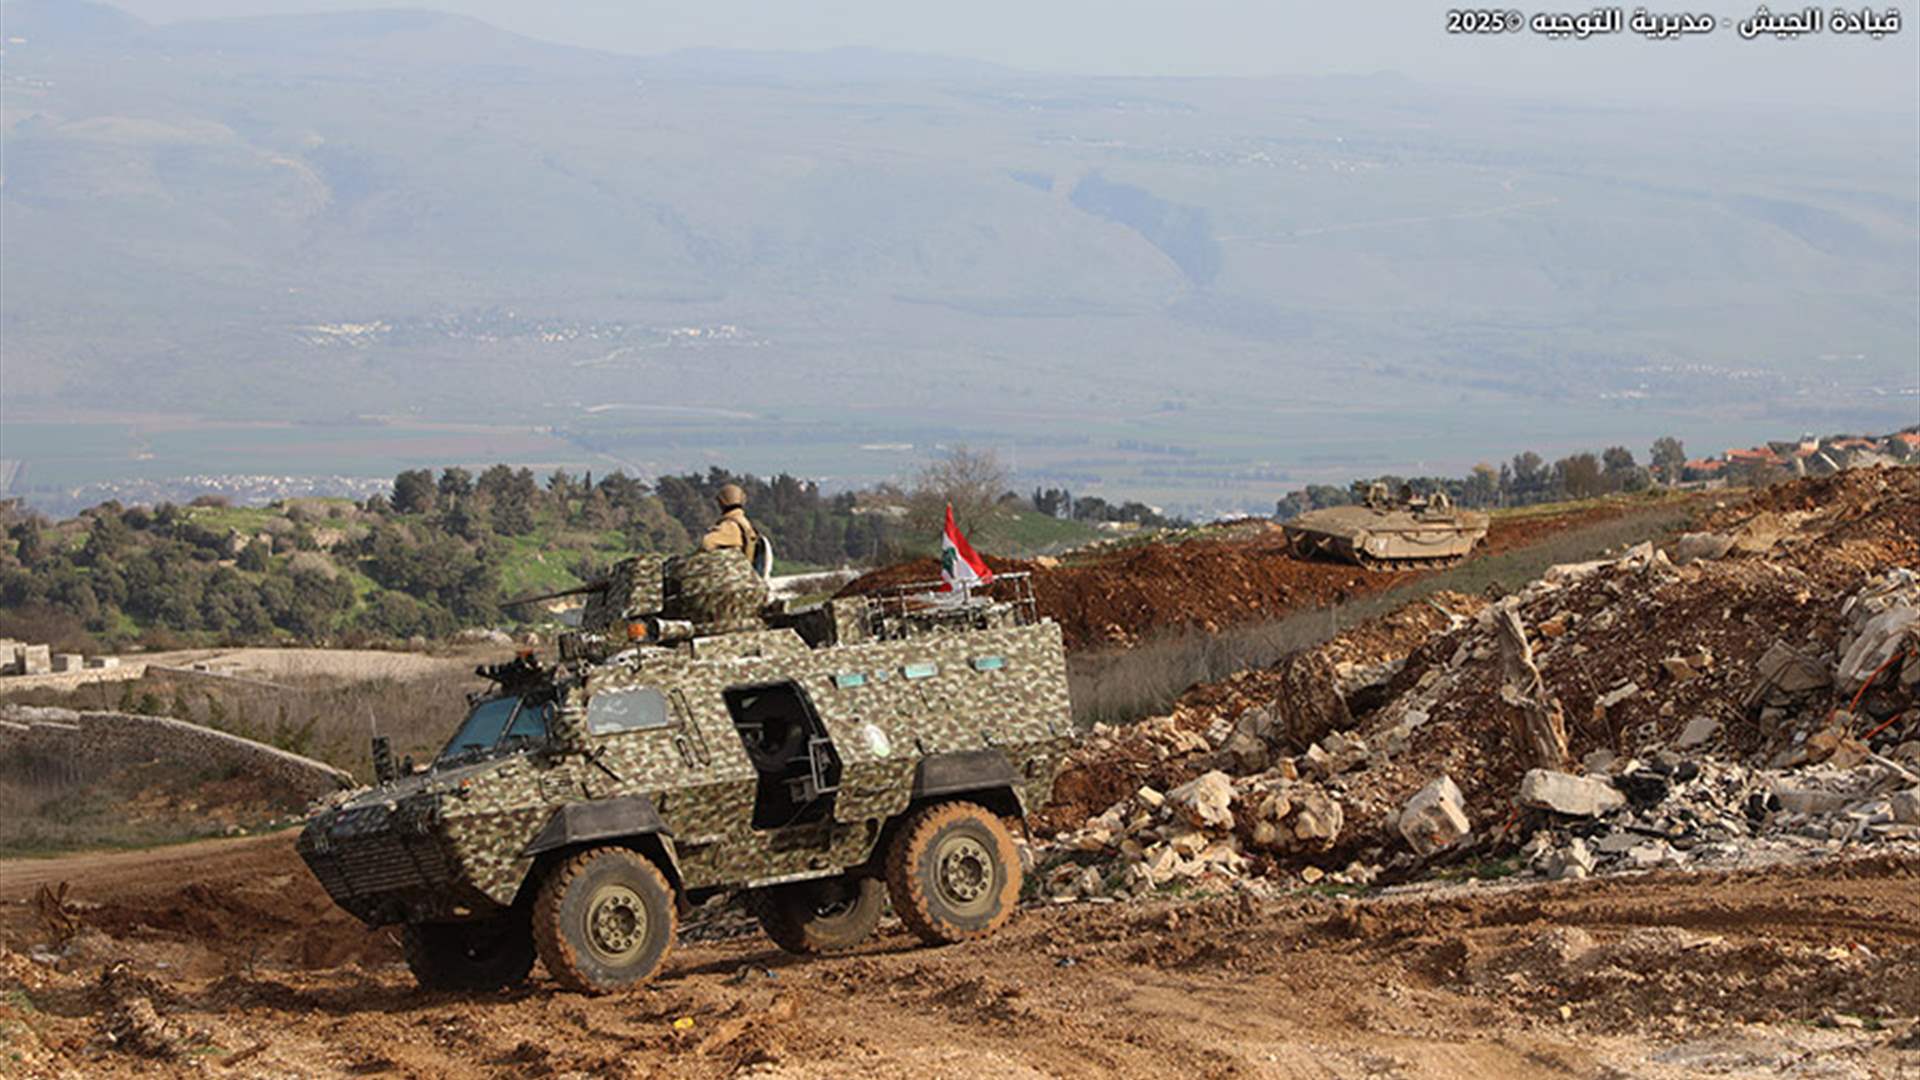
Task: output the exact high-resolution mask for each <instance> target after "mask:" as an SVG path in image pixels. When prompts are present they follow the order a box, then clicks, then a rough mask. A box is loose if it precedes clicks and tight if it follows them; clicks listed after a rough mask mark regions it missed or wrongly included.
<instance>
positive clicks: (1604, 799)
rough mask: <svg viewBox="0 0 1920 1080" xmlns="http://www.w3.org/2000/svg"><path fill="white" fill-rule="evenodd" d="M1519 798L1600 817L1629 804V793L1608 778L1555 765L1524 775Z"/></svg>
mask: <svg viewBox="0 0 1920 1080" xmlns="http://www.w3.org/2000/svg"><path fill="white" fill-rule="evenodd" d="M1519 802H1520V805H1522V806H1528V807H1532V808H1534V809H1536V810H1551V811H1553V812H1554V813H1556V814H1565V815H1567V816H1569V817H1600V816H1601V815H1603V814H1609V813H1612V812H1613V811H1615V810H1618V809H1620V808H1621V807H1623V806H1625V805H1627V797H1626V796H1625V795H1622V794H1620V792H1618V791H1616V790H1615V789H1614V787H1613V785H1612V784H1609V783H1607V782H1606V781H1604V780H1595V779H1593V778H1591V777H1586V776H1574V775H1573V774H1571V773H1563V772H1555V771H1554V770H1552V769H1528V770H1527V774H1526V775H1525V776H1523V777H1521V778H1520V794H1519Z"/></svg>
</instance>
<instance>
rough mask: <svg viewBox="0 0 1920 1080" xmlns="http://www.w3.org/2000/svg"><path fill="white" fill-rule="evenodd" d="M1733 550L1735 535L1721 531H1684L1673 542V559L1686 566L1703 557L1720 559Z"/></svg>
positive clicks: (1677, 563) (1676, 562) (1679, 564)
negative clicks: (1727, 534) (1721, 532)
mask: <svg viewBox="0 0 1920 1080" xmlns="http://www.w3.org/2000/svg"><path fill="white" fill-rule="evenodd" d="M1731 550H1733V537H1731V536H1722V535H1721V534H1719V533H1704V532H1694V533H1682V534H1681V535H1680V539H1678V540H1676V541H1674V544H1673V556H1672V557H1673V561H1674V564H1675V565H1677V566H1685V565H1687V564H1688V563H1690V562H1696V561H1698V560H1701V559H1709V560H1711V559H1719V558H1723V557H1725V556H1726V554H1727V552H1729V551H1731Z"/></svg>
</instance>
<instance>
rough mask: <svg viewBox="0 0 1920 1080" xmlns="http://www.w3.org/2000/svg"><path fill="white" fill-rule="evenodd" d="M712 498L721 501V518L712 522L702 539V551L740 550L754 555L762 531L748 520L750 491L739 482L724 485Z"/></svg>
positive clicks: (750, 555) (741, 552) (748, 554)
mask: <svg viewBox="0 0 1920 1080" xmlns="http://www.w3.org/2000/svg"><path fill="white" fill-rule="evenodd" d="M713 501H714V502H716V503H719V504H720V520H718V521H716V522H714V523H713V528H711V529H708V530H707V535H705V536H703V537H701V538H700V550H701V551H738V552H739V553H740V554H742V555H745V556H746V557H747V558H749V559H751V558H753V549H754V546H755V545H756V544H758V543H759V541H760V532H759V530H758V529H755V528H754V527H753V522H751V521H748V520H747V511H746V505H747V493H746V492H745V491H742V490H741V489H740V485H739V484H724V485H722V486H721V488H720V490H719V491H718V492H717V493H716V494H715V495H714V497H713Z"/></svg>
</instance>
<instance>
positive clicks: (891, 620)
mask: <svg viewBox="0 0 1920 1080" xmlns="http://www.w3.org/2000/svg"><path fill="white" fill-rule="evenodd" d="M1032 579H1033V575H1031V574H1029V573H1027V572H1025V571H1019V572H1014V573H1006V574H995V575H994V576H993V580H992V581H989V582H988V583H986V584H985V585H973V586H967V585H961V586H957V587H955V586H949V585H948V584H947V583H946V582H945V581H915V582H909V583H907V584H904V585H894V586H890V587H888V588H885V589H882V590H880V591H878V592H874V593H869V594H867V595H866V596H865V597H863V599H864V600H865V601H866V608H865V612H864V615H865V619H866V624H867V631H868V632H869V633H871V634H872V635H873V636H874V637H876V638H879V639H882V640H890V639H895V638H903V637H911V636H913V635H915V634H922V633H927V632H929V631H934V630H970V629H979V630H984V629H987V628H989V627H996V626H1008V625H1011V626H1027V625H1030V624H1032V623H1035V622H1038V621H1039V618H1040V608H1039V605H1038V604H1036V603H1035V602H1034V599H1033V580H1032Z"/></svg>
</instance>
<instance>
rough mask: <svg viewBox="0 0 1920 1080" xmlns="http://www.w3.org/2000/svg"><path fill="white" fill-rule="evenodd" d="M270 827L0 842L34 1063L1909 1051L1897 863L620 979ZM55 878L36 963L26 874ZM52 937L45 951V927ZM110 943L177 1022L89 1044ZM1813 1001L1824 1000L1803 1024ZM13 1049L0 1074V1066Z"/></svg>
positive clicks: (1319, 1062) (18, 1042)
mask: <svg viewBox="0 0 1920 1080" xmlns="http://www.w3.org/2000/svg"><path fill="white" fill-rule="evenodd" d="M290 844H291V837H290V836H289V835H287V834H280V835H277V836H270V837H261V838H254V839H249V840H241V841H219V842H208V843H202V844H195V845H190V846H183V847H179V848H172V849H164V850H158V851H152V852H142V853H132V854H124V855H83V856H76V857H72V858H66V859H59V860H42V861H24V862H10V863H0V944H4V945H5V946H6V950H10V953H9V952H7V951H6V950H0V1064H6V1063H8V1062H12V1064H13V1066H15V1067H18V1068H19V1069H20V1070H21V1072H22V1073H23V1074H24V1075H28V1076H40V1075H47V1076H59V1075H87V1076H97V1075H175V1074H187V1073H193V1074H201V1075H235V1076H238V1075H245V1076H345V1075H396V1076H415V1077H443V1076H444V1077H453V1076H529V1075H555V1076H563V1075H572V1076H651V1075H672V1076H688V1077H700V1076H728V1075H734V1074H737V1073H739V1072H742V1071H750V1072H752V1074H753V1075H756V1076H778V1077H816V1076H820V1077H824V1076H873V1077H881V1076H885V1077H894V1076H959V1077H993V1078H995V1080H1005V1078H1009V1077H1025V1076H1098V1075H1124V1076H1150V1075H1151V1076H1164V1075H1169V1074H1173V1075H1181V1074H1190V1075H1195V1076H1263V1077H1264V1076H1273V1077H1308V1076H1313V1077H1319V1076H1356V1077H1357V1076H1375V1075H1389V1076H1460V1075H1471V1074H1479V1075H1484V1076H1502V1077H1507V1076H1594V1075H1629V1076H1687V1075H1698V1074H1700V1073H1701V1072H1713V1073H1716V1074H1719V1075H1765V1074H1774V1073H1778V1072H1803V1071H1817V1072H1818V1073H1819V1074H1820V1075H1823V1076H1863V1077H1865V1076H1898V1075H1920V1028H1917V1027H1916V1026H1915V1017H1916V1016H1920V903H1917V902H1916V901H1917V900H1920V860H1915V859H1910V858H1909V859H1898V858H1879V859H1857V860H1853V861H1848V862H1838V863H1832V864H1827V865H1824V866H1819V867H1811V868H1792V869H1774V870H1767V871H1755V872H1745V873H1739V874H1720V875H1705V876H1700V875H1694V876H1683V875H1679V874H1664V875H1655V876H1650V877H1641V878H1634V879H1621V878H1616V879H1611V880H1604V881H1595V882H1582V883H1571V884H1558V885H1545V886H1539V885H1536V886H1531V887H1527V888H1510V889H1500V888H1495V887H1473V888H1469V887H1464V886H1451V887H1447V888H1444V889H1440V890H1436V891H1432V892H1428V893H1424V894H1420V895H1410V896H1403V897H1398V898H1384V899H1376V900H1369V901H1360V902H1356V901H1352V900H1346V899H1339V898H1328V897H1319V896H1302V897H1300V898H1297V899H1292V900H1286V901H1279V902H1270V903H1255V902H1252V901H1249V900H1245V899H1241V898H1218V899H1198V898H1196V899H1187V900H1182V901H1156V902H1149V903H1144V904H1137V905H1076V906H1071V907H1050V908H1040V909H1033V910H1029V911H1026V912H1024V913H1023V914H1022V915H1021V917H1020V918H1018V919H1017V920H1016V921H1015V922H1014V924H1013V925H1012V926H1010V927H1009V929H1008V930H1007V931H1006V932H1004V933H1003V934H1001V935H1000V936H998V937H997V938H994V939H992V940H990V941H987V942H982V943H977V944H970V945H963V946H956V947H952V948H946V949H938V950H931V949H924V948H919V947H917V946H915V945H914V944H913V943H912V942H911V940H910V939H909V938H908V936H907V935H906V934H905V933H904V932H903V931H901V930H899V929H898V928H897V927H895V926H887V927H884V928H883V933H882V934H881V936H880V937H879V938H877V939H876V940H875V941H873V942H871V943H869V944H868V945H867V946H866V947H864V948H862V949H861V950H859V951H857V952H855V953H853V954H851V955H847V956H841V957H833V958H829V959H823V960H810V961H800V960H795V959H793V958H790V957H787V956H785V955H784V954H781V953H779V952H777V951H776V950H774V949H773V948H772V946H771V945H770V944H769V943H768V942H767V941H766V940H765V939H764V938H762V937H760V936H758V935H757V934H755V935H747V936H739V937H733V938H727V939H723V940H718V941H706V942H691V943H687V944H684V945H683V947H682V948H681V950H680V951H679V952H678V953H677V954H676V956H675V958H674V959H673V961H672V962H671V963H670V966H669V968H668V970H667V972H666V974H665V976H664V977H663V978H662V979H660V980H659V981H658V982H656V983H655V984H654V985H653V986H651V987H649V988H647V989H645V990H643V991H641V992H638V993H635V994H632V995H628V996H623V997H611V998H598V999H595V998H585V997H581V996H578V995H574V994H569V993H563V992H560V991H558V990H557V989H556V988H555V987H554V986H553V985H552V984H551V983H550V982H548V981H546V980H545V978H544V977H543V976H542V975H541V974H540V973H539V972H537V971H536V973H535V978H534V981H533V982H532V983H531V984H530V985H528V986H527V987H525V988H523V989H521V990H518V991H515V992H511V993H505V994H499V995H488V996H479V997H463V996H456V995H448V994H423V993H420V992H418V991H416V990H415V989H414V988H413V986H412V983H411V980H410V979H409V977H408V976H407V974H406V971H405V969H404V968H403V967H402V966H400V965H399V963H398V957H397V950H396V949H395V947H394V945H393V942H392V940H391V939H390V938H389V937H388V936H387V935H386V934H384V933H380V932H370V931H366V930H363V929H360V928H359V927H358V926H357V925H355V924H353V923H351V922H350V921H348V920H347V919H346V918H345V917H344V916H342V915H341V914H340V913H339V912H338V911H337V910H335V909H334V908H333V907H332V906H331V905H330V904H328V903H327V901H326V899H325V897H324V896H323V895H322V894H321V893H320V891H319V889H318V888H317V887H316V886H315V885H314V884H313V882H312V881H311V879H310V878H308V877H307V875H306V873H305V871H304V869H303V868H302V867H301V866H300V864H299V862H298V860H297V859H296V858H295V857H294V855H293V854H292V852H291V850H290ZM60 880H64V881H66V882H68V883H69V888H70V893H69V896H70V900H71V902H72V906H73V907H74V908H75V910H76V912H77V914H78V917H79V919H80V921H81V923H82V925H83V926H84V927H85V929H83V930H82V931H81V933H80V934H79V936H78V937H77V938H75V939H74V941H73V943H72V944H71V945H70V946H69V947H68V950H67V953H66V955H65V958H64V959H63V960H61V961H60V962H59V963H58V965H57V967H56V966H53V965H50V964H49V963H47V962H45V960H44V959H43V960H42V961H35V960H32V959H29V957H28V954H29V952H30V951H31V950H33V949H35V948H36V947H41V946H43V943H44V942H45V941H46V938H47V932H46V930H45V928H44V926H43V925H42V923H41V921H40V920H39V918H38V917H37V916H36V915H35V913H34V909H33V908H32V906H31V905H30V904H29V903H28V902H27V901H28V899H29V897H30V896H31V894H32V893H33V892H34V891H35V890H36V889H37V888H38V886H40V885H41V884H46V883H53V882H56V881H60ZM43 957H44V952H43ZM117 959H127V960H130V961H131V964H130V966H129V969H128V970H130V971H132V972H134V973H135V974H137V975H138V976H139V977H141V978H143V979H144V980H147V982H145V983H143V984H142V985H143V986H145V987H146V988H147V990H148V992H149V993H150V995H151V997H152V1000H153V1002H154V1005H155V1007H156V1009H157V1010H158V1012H159V1014H160V1015H161V1016H162V1017H163V1018H164V1023H165V1024H166V1025H168V1026H169V1027H170V1028H171V1029H172V1030H173V1031H174V1032H175V1033H176V1034H177V1036H178V1037H179V1038H180V1039H181V1040H182V1042H181V1045H182V1046H183V1047H185V1048H186V1049H185V1050H183V1052H182V1054H181V1056H179V1057H177V1058H175V1059H173V1060H152V1059H147V1058H142V1057H138V1056H135V1055H132V1054H129V1053H127V1052H125V1051H123V1050H114V1049H109V1048H107V1047H106V1046H105V1045H104V1039H103V1038H102V1035H101V1033H102V1031H104V1030H108V1029H110V1027H111V1023H110V1020H109V1018H108V1017H107V1016H106V1015H105V1010H104V1007H103V1005H102V1003H101V1002H102V995H101V994H99V993H98V992H97V991H95V990H93V989H92V988H93V987H94V985H95V981H96V979H97V978H98V975H99V972H100V971H101V969H102V968H103V967H104V966H106V965H107V964H109V963H111V962H112V961H114V960H117ZM1823 1022H1824V1023H1825V1024H1826V1025H1827V1026H1822V1024H1823ZM0 1071H5V1070H0Z"/></svg>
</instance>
